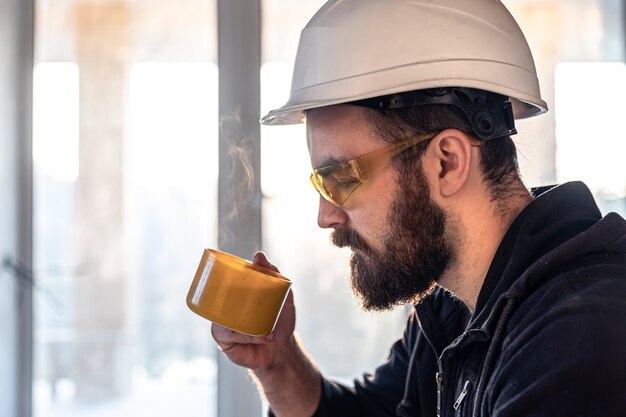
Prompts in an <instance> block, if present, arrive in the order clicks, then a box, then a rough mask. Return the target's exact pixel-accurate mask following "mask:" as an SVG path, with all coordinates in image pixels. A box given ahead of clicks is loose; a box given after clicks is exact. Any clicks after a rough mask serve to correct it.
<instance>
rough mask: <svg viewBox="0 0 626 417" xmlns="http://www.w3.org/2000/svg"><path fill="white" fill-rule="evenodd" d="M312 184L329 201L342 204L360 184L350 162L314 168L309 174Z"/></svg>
mask: <svg viewBox="0 0 626 417" xmlns="http://www.w3.org/2000/svg"><path fill="white" fill-rule="evenodd" d="M311 180H312V181H313V185H314V186H315V188H316V189H317V191H319V192H320V194H322V196H323V197H324V198H326V199H327V200H328V201H330V202H331V203H334V204H336V205H342V204H343V203H344V202H345V201H346V200H347V199H348V197H350V194H352V193H353V192H354V190H356V189H357V188H358V186H359V185H361V181H360V180H359V179H358V178H357V176H356V174H355V173H354V170H353V169H352V166H351V165H350V164H339V165H333V166H329V167H324V168H320V169H316V170H315V171H313V175H312V176H311Z"/></svg>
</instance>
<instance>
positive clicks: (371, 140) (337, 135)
mask: <svg viewBox="0 0 626 417" xmlns="http://www.w3.org/2000/svg"><path fill="white" fill-rule="evenodd" d="M306 127H307V129H306V130H307V145H308V148H309V154H310V156H311V163H312V165H313V166H314V167H319V166H325V165H330V164H332V163H335V162H339V161H345V160H347V159H352V158H354V157H356V156H359V155H362V154H364V153H367V152H369V151H371V150H375V149H377V148H379V147H380V146H381V144H382V143H384V142H382V141H381V140H380V139H378V138H377V137H376V136H375V135H374V134H373V132H372V131H371V128H370V126H369V124H368V122H367V120H366V119H365V115H364V109H362V108H360V107H358V106H351V105H337V106H329V107H323V108H320V109H313V110H310V111H309V112H307V121H306Z"/></svg>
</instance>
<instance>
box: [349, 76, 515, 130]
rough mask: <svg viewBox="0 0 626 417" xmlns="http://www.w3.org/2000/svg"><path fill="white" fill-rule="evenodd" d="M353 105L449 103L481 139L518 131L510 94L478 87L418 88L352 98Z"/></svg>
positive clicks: (388, 106) (387, 106) (397, 106)
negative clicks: (363, 97)
mask: <svg viewBox="0 0 626 417" xmlns="http://www.w3.org/2000/svg"><path fill="white" fill-rule="evenodd" d="M350 104H354V105H357V106H363V107H369V108H373V109H380V110H387V109H400V108H406V107H413V106H423V105H428V104H448V105H452V106H455V107H458V108H459V109H461V111H462V112H463V113H464V114H465V116H466V117H467V120H468V121H469V123H470V125H471V126H472V131H473V133H474V134H475V135H476V137H477V138H478V139H481V140H491V139H497V138H500V137H503V136H510V135H514V134H516V133H517V130H516V129H515V119H514V117H513V108H512V105H511V102H510V101H509V99H508V97H506V96H503V95H501V94H496V93H492V92H489V91H484V90H479V89H475V88H466V87H447V88H432V89H427V90H415V91H409V92H404V93H397V94H390V95H386V96H381V97H373V98H368V99H364V100H358V101H353V102H351V103H350Z"/></svg>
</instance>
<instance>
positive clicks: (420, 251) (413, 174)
mask: <svg viewBox="0 0 626 417" xmlns="http://www.w3.org/2000/svg"><path fill="white" fill-rule="evenodd" d="M307 133H308V142H309V151H310V153H311V162H312V164H313V167H315V168H317V167H318V166H320V165H323V164H324V163H325V162H326V161H327V160H330V159H334V160H337V161H343V160H346V159H350V158H354V157H356V156H359V155H362V154H364V153H367V152H371V151H373V150H376V149H379V148H382V147H384V146H387V145H388V143H387V142H385V141H382V140H381V139H379V138H377V137H376V136H375V135H373V133H372V132H371V131H370V129H369V127H368V125H367V122H366V121H365V119H364V118H363V109H360V108H358V107H354V106H335V107H331V108H326V109H321V110H316V111H312V112H311V113H310V114H309V116H308V120H307ZM394 167H399V168H398V169H396V168H394ZM428 190H429V188H428V183H427V181H426V178H425V176H424V175H423V172H422V169H421V165H420V164H419V162H417V163H415V164H413V165H412V166H410V167H409V166H400V164H395V165H394V164H392V163H390V164H388V166H386V167H385V168H384V169H383V170H381V171H379V172H377V173H376V175H374V176H373V177H372V178H371V179H370V180H368V181H367V182H366V183H364V184H363V185H362V186H361V187H360V188H359V189H357V190H356V191H355V193H354V195H352V196H351V197H350V198H349V199H348V201H346V203H345V204H344V205H343V206H342V207H335V206H333V205H332V204H330V203H329V202H327V201H326V200H323V199H320V211H319V218H318V223H319V225H320V227H323V228H333V229H334V231H333V233H332V236H331V237H332V241H333V243H334V244H335V245H337V246H339V247H344V246H348V247H350V248H351V249H352V251H353V254H352V257H351V260H350V266H351V278H350V282H351V285H352V288H353V290H354V292H355V294H356V295H357V297H358V298H359V299H360V301H361V304H362V306H363V308H364V309H366V310H385V309H389V308H392V307H394V306H396V305H398V304H404V303H409V302H415V301H416V299H418V298H419V297H420V296H423V295H424V294H425V293H427V292H428V291H429V290H430V289H431V288H432V286H433V284H434V282H435V280H436V279H437V278H438V277H439V276H440V275H441V274H442V272H443V271H444V270H445V268H446V266H447V264H448V262H449V261H450V258H451V256H452V253H451V250H450V248H449V245H448V244H447V242H446V239H445V238H444V231H445V224H446V219H445V214H444V212H443V211H442V210H441V209H440V208H439V207H438V206H437V205H435V204H434V203H433V202H432V201H431V199H430V196H429V191H428Z"/></svg>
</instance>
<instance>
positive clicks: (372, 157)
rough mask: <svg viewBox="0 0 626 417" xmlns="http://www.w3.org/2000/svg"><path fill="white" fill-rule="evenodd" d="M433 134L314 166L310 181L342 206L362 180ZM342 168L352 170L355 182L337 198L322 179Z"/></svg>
mask: <svg viewBox="0 0 626 417" xmlns="http://www.w3.org/2000/svg"><path fill="white" fill-rule="evenodd" d="M435 136H437V133H435V134H431V133H424V134H421V135H417V136H413V137H410V138H408V139H406V140H403V141H402V142H398V143H395V144H393V145H389V146H386V147H384V148H381V149H377V150H375V151H372V152H368V153H366V154H363V155H360V156H357V157H356V158H353V159H349V160H347V161H344V162H339V163H337V164H331V165H325V166H323V167H319V168H316V169H314V170H313V172H312V173H311V176H310V180H311V183H312V184H313V187H314V188H315V190H316V191H317V192H318V193H320V195H321V196H322V197H323V198H324V199H325V200H327V201H328V202H330V203H331V204H333V205H334V206H336V207H343V205H344V204H345V202H346V201H347V200H348V198H350V197H351V196H352V194H353V193H354V192H355V191H356V190H357V189H358V188H359V187H360V186H361V185H362V184H363V183H364V182H366V181H367V180H369V179H370V178H371V177H372V176H373V175H374V174H375V173H376V172H378V171H379V170H380V169H382V168H383V167H384V166H385V165H387V164H388V163H389V161H391V159H392V158H393V157H395V156H396V155H398V154H400V153H402V152H404V151H406V150H407V149H409V148H411V147H413V146H415V145H417V144H419V143H422V142H425V141H427V140H430V139H432V138H434V137H435ZM344 169H349V170H352V172H353V174H354V179H355V180H356V181H357V184H356V185H355V186H354V187H353V188H351V189H350V190H349V191H348V192H347V194H346V195H345V197H344V198H339V199H337V198H335V197H334V196H333V193H332V191H330V190H328V189H327V187H325V186H324V181H325V178H326V177H327V176H328V175H329V174H330V173H331V172H333V171H338V170H344Z"/></svg>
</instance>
